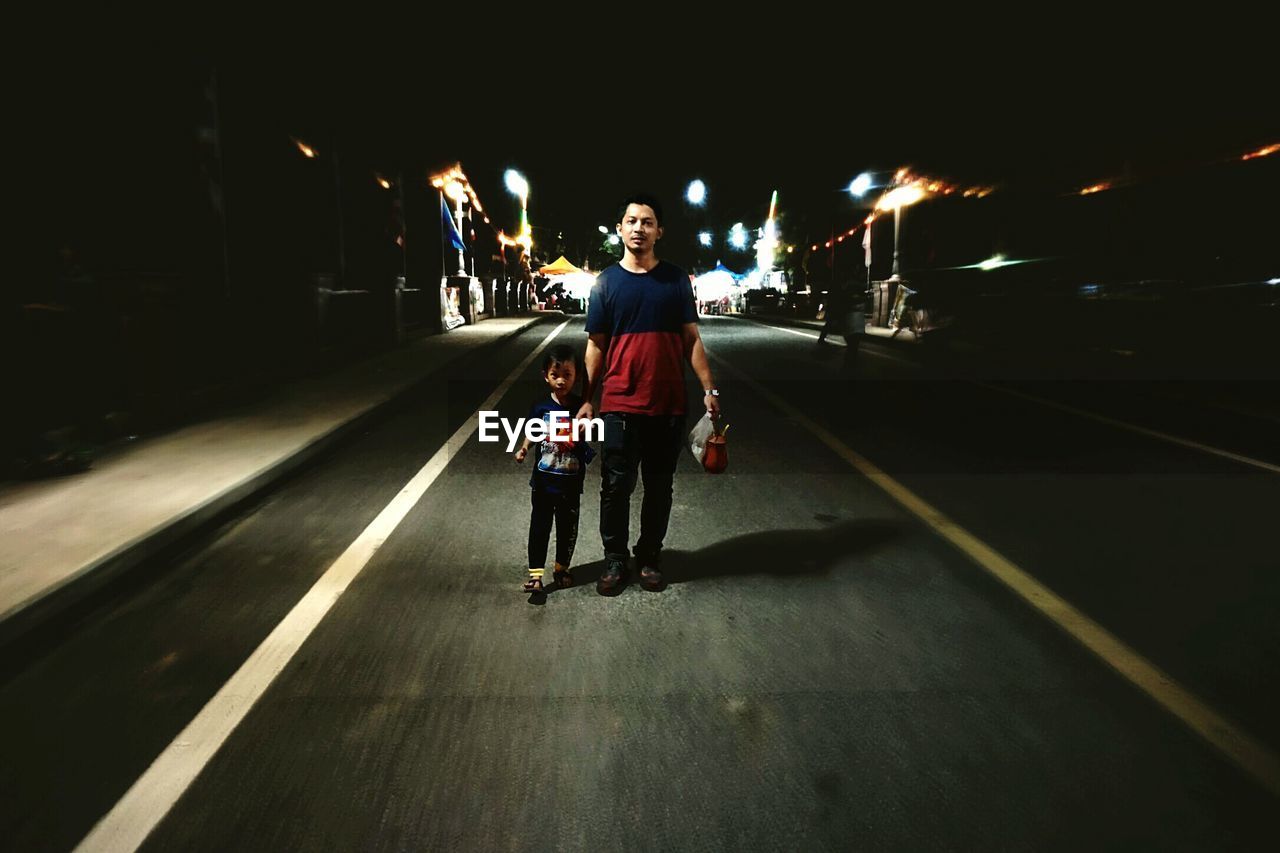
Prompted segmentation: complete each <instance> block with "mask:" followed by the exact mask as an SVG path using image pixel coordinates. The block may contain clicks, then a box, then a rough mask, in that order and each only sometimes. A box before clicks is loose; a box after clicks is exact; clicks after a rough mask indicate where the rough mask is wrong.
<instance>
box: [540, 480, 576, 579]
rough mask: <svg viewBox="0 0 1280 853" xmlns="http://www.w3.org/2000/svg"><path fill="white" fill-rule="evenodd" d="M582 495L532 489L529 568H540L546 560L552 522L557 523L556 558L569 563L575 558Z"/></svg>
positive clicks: (544, 564) (564, 563) (558, 561)
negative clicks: (574, 549) (574, 550)
mask: <svg viewBox="0 0 1280 853" xmlns="http://www.w3.org/2000/svg"><path fill="white" fill-rule="evenodd" d="M581 502H582V495H578V494H569V495H563V494H560V495H556V494H551V493H550V492H542V491H538V490H537V489H534V490H533V514H532V515H531V516H530V517H529V568H531V569H541V568H543V567H544V566H546V564H547V542H548V540H550V538H551V522H552V521H553V520H554V521H555V524H556V562H557V563H559V564H560V565H562V566H568V565H569V561H570V560H572V559H573V546H574V545H576V544H577V542H578V506H579V504H580V503H581Z"/></svg>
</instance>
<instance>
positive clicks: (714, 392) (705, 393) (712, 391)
mask: <svg viewBox="0 0 1280 853" xmlns="http://www.w3.org/2000/svg"><path fill="white" fill-rule="evenodd" d="M702 396H704V397H707V396H711V397H719V396H720V392H719V391H718V390H717V389H715V388H708V389H707V390H706V391H703V392H702Z"/></svg>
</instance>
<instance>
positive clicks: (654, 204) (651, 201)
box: [614, 193, 662, 228]
mask: <svg viewBox="0 0 1280 853" xmlns="http://www.w3.org/2000/svg"><path fill="white" fill-rule="evenodd" d="M633 204H643V205H647V206H648V207H649V209H650V210H652V211H653V218H654V219H656V220H658V227H659V228H661V227H662V202H660V201H658V200H657V199H656V198H654V197H653V196H651V195H649V194H648V193H632V194H631V195H629V196H627V197H626V198H625V199H623V201H622V204H620V205H618V215H617V217H616V218H615V219H614V221H615V222H621V221H622V217H624V216H626V215H627V208H628V207H630V206H631V205H633Z"/></svg>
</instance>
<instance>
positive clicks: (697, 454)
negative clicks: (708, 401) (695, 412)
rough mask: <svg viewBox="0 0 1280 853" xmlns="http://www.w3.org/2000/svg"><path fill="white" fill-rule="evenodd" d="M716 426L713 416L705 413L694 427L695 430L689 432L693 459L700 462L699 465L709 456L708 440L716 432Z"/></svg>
mask: <svg viewBox="0 0 1280 853" xmlns="http://www.w3.org/2000/svg"><path fill="white" fill-rule="evenodd" d="M715 429H716V428H715V424H713V423H712V422H711V414H710V413H709V412H708V413H705V414H703V416H702V417H701V418H700V419H699V420H698V422H697V423H696V424H694V425H693V429H692V430H691V431H690V432H689V450H691V451H692V452H693V458H694V459H696V460H698V464H699V465H701V464H702V458H703V457H704V456H706V454H707V439H708V438H710V437H711V434H712V433H713V432H715Z"/></svg>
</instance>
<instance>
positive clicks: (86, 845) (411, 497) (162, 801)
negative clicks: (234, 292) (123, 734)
mask: <svg viewBox="0 0 1280 853" xmlns="http://www.w3.org/2000/svg"><path fill="white" fill-rule="evenodd" d="M568 324H569V321H568V320H565V321H564V322H563V323H561V324H560V325H559V326H557V327H556V328H555V329H553V330H552V331H551V333H550V334H548V335H547V336H546V338H544V339H543V341H542V344H541V345H540V346H538V347H535V348H534V349H533V351H532V352H530V353H529V355H528V356H526V357H525V358H524V360H523V361H521V362H520V364H518V365H517V366H516V368H515V369H514V370H512V371H511V373H510V374H509V375H508V376H507V378H506V379H505V380H503V382H502V384H500V385H499V386H498V387H497V389H495V390H494V392H493V394H491V395H490V396H489V399H487V400H485V401H484V403H482V404H481V405H480V407H479V409H480V410H485V409H493V408H496V407H497V404H498V401H499V400H501V399H502V396H503V395H504V394H506V392H507V390H508V389H509V388H510V387H511V385H512V384H513V383H514V382H515V381H516V380H517V379H518V378H519V377H521V376H523V375H524V372H525V370H526V369H527V368H528V366H529V364H530V363H532V362H533V360H534V359H535V358H537V357H538V355H539V354H540V353H541V351H542V349H543V348H544V347H545V346H546V345H547V344H548V343H550V342H551V340H552V339H553V338H555V336H556V335H558V334H560V332H561V331H562V330H563V329H564V327H565V326H567V325H568ZM478 426H479V414H478V412H473V413H472V415H471V417H469V418H468V419H467V421H466V423H464V424H463V425H462V426H460V427H458V430H457V431H456V432H455V433H454V434H453V435H452V436H451V437H450V438H449V440H448V441H446V442H445V443H444V444H443V445H442V446H441V447H440V449H439V450H437V451H436V452H435V454H434V455H432V457H431V459H430V460H428V462H427V464H426V465H424V466H422V469H421V470H419V471H418V473H417V474H415V475H414V476H413V478H412V479H411V480H409V482H408V483H406V484H405V485H404V487H403V488H402V489H401V490H400V492H399V493H398V494H397V495H396V496H395V497H394V498H393V499H392V500H391V502H390V503H389V504H387V506H386V507H385V508H384V509H383V510H382V512H380V513H378V517H377V518H375V519H374V520H373V521H372V522H370V523H369V526H368V527H366V528H365V529H364V532H362V533H361V534H360V535H359V536H358V537H356V539H355V541H354V542H352V543H351V544H350V545H349V546H348V547H347V550H346V551H344V552H343V553H342V555H341V556H339V557H338V559H337V560H335V561H334V562H333V564H332V565H331V566H330V567H329V568H328V569H326V570H325V573H324V575H322V576H321V577H320V579H319V580H317V581H316V583H315V585H314V586H312V587H311V589H310V591H308V592H307V594H306V595H305V596H303V597H302V600H301V601H299V602H298V603H297V605H295V606H294V608H293V609H292V610H291V611H289V614H288V615H287V616H285V618H284V620H283V621H281V622H280V624H279V625H277V626H276V627H275V630H273V631H272V632H271V634H270V635H269V636H268V637H267V638H266V639H265V640H263V641H262V644H261V645H259V646H258V648H257V649H255V650H254V652H253V654H251V655H250V656H249V658H248V660H246V661H245V662H244V664H242V665H241V667H240V669H239V670H237V671H236V673H235V675H233V676H231V679H230V680H229V681H227V683H226V684H224V685H223V686H222V689H221V690H219V691H218V692H217V694H216V695H214V697H213V698H212V699H210V700H209V702H208V704H206V705H205V706H204V708H202V709H201V710H200V713H198V714H197V715H196V716H195V719H193V720H192V721H191V722H190V723H189V724H188V725H187V727H186V728H185V729H183V730H182V732H181V733H180V734H179V735H178V736H177V737H176V738H174V739H173V742H172V743H170V744H169V746H167V747H166V748H165V750H164V751H163V752H162V753H160V755H159V757H158V758H156V760H155V761H154V762H152V764H151V766H150V767H149V768H147V771H146V772H145V773H143V774H142V776H140V777H139V778H138V780H137V781H136V782H134V783H133V786H132V787H130V788H129V790H128V791H127V792H125V795H124V796H123V797H121V798H120V801H119V802H117V803H116V804H115V806H114V807H113V808H112V809H111V811H109V812H107V814H106V816H104V817H103V818H102V820H100V821H98V823H97V825H96V826H94V828H93V830H92V831H90V833H89V834H88V835H87V836H85V838H84V840H83V841H81V842H80V844H79V845H78V846H77V847H76V850H77V851H100V850H106V851H122V853H123V851H133V850H137V849H138V847H139V846H141V845H142V843H143V842H144V841H145V840H146V838H147V836H148V835H150V834H151V831H152V830H153V829H155V827H156V825H157V824H159V823H160V821H161V820H162V819H163V818H164V816H165V815H166V814H168V813H169V810H170V809H171V808H173V804H174V803H176V802H177V801H178V798H179V797H180V796H182V794H183V792H184V791H186V790H187V788H188V787H189V786H190V785H191V783H192V782H193V781H194V780H195V778H196V776H197V775H198V774H199V773H200V771H201V770H203V769H204V767H205V765H207V764H208V763H209V761H210V759H212V758H213V756H214V754H215V753H216V752H217V751H218V749H219V748H221V746H222V745H223V744H224V743H225V742H226V740H227V738H228V737H230V736H231V733H232V732H233V731H234V730H235V728H236V726H238V725H239V724H240V722H241V720H243V719H244V718H245V716H246V715H247V714H248V713H249V710H250V709H251V708H253V706H254V704H255V703H257V701H258V700H259V699H260V698H262V695H263V694H264V693H266V691H267V688H268V687H270V686H271V683H272V682H273V681H274V680H275V678H276V676H278V675H279V674H280V673H281V671H282V670H283V669H284V668H285V666H286V665H287V664H288V663H289V661H290V660H291V659H292V658H293V656H294V655H295V654H297V652H298V649H299V648H301V647H302V644H303V643H304V642H305V641H306V639H307V637H309V636H310V635H311V632H312V631H314V630H315V628H316V626H317V625H319V624H320V621H321V620H322V619H323V618H324V617H325V615H326V614H327V613H328V612H329V610H330V609H331V608H332V607H333V605H334V604H335V603H336V602H337V601H338V599H339V598H340V597H341V596H342V593H343V592H345V591H346V589H347V586H348V585H350V583H351V582H352V581H353V580H355V578H356V576H357V575H359V574H360V572H361V571H362V570H363V569H364V567H365V566H366V565H367V564H368V562H369V560H370V558H372V557H373V555H374V554H376V553H377V552H378V549H379V548H381V547H382V544H383V543H384V542H386V541H387V538H388V537H389V536H390V535H391V533H392V531H394V530H395V529H396V527H397V526H399V524H400V522H401V521H403V520H404V518H405V516H406V515H408V514H409V510H411V509H413V507H414V505H415V504H417V503H418V501H419V499H421V497H422V495H423V494H424V493H425V492H426V491H427V489H428V488H430V487H431V484H432V483H434V482H435V481H436V478H437V477H439V476H440V474H441V473H442V472H443V471H444V469H445V467H446V466H447V465H448V464H449V462H450V460H451V459H452V458H453V457H454V455H456V454H457V452H458V451H459V450H461V449H462V447H463V446H464V445H465V444H466V442H467V439H468V438H470V436H471V433H473V432H475V431H476V429H477V428H478Z"/></svg>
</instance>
